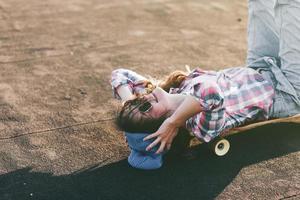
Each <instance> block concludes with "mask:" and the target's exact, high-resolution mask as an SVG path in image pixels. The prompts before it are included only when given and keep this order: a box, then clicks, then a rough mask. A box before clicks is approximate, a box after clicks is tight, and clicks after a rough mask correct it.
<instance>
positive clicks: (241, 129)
mask: <svg viewBox="0 0 300 200" xmlns="http://www.w3.org/2000/svg"><path fill="white" fill-rule="evenodd" d="M276 123H300V114H297V115H294V116H291V117H285V118H278V119H271V120H266V121H261V122H255V123H252V124H248V125H245V126H240V127H235V128H232V129H229V130H228V131H225V132H224V133H222V134H221V137H225V136H228V135H233V134H237V133H240V132H244V131H247V130H251V129H254V128H257V127H260V126H264V125H267V124H276Z"/></svg>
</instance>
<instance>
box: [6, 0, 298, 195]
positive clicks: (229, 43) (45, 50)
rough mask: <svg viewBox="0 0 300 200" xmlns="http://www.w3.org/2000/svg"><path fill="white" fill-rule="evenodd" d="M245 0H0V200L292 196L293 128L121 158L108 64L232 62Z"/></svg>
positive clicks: (237, 53)
mask: <svg viewBox="0 0 300 200" xmlns="http://www.w3.org/2000/svg"><path fill="white" fill-rule="evenodd" d="M246 26H247V2H246V0H244V1H241V0H214V1H210V0H185V1H180V0H122V1H120V0H119V1H117V0H65V1H60V0H43V1H40V0H26V1H21V0H9V1H8V0H0V199H1V200H8V199H12V200H15V199H43V200H44V199H63V200H66V199H72V200H73V199H101V200H110V199H111V200H112V199H114V200H117V199H130V200H134V199H139V200H140V199H151V200H153V199H174V200H176V199H180V200H181V199H222V200H225V199H226V200H227V199H300V162H299V161H300V145H299V143H300V135H299V128H300V126H298V125H295V124H278V125H275V126H274V125H272V126H265V127H262V128H257V129H255V130H251V131H248V132H245V133H242V134H238V135H235V136H232V137H229V140H230V141H231V144H232V147H231V151H230V153H229V154H228V155H227V156H225V157H222V158H218V157H216V156H214V155H213V154H212V153H211V152H210V151H209V150H208V148H207V147H206V146H205V145H199V146H196V147H194V148H193V149H191V151H192V152H193V155H194V158H193V159H188V158H187V157H177V158H174V157H173V158H169V159H167V160H166V162H165V165H164V166H163V168H161V169H160V170H156V171H148V172H145V171H139V170H135V169H133V168H131V167H129V166H128V164H127V161H126V156H127V155H128V153H129V151H128V148H127V147H126V144H125V142H124V139H123V136H122V134H121V132H119V131H117V130H116V128H115V126H114V123H113V120H112V118H113V117H115V114H116V111H117V109H119V104H118V102H117V101H116V100H115V99H113V98H112V94H111V87H110V85H109V79H110V73H111V71H112V70H113V69H116V68H118V67H120V66H123V67H126V68H129V69H132V70H135V71H137V72H139V73H142V74H148V75H151V76H152V77H155V78H162V77H163V76H164V75H166V74H168V73H169V72H170V71H172V70H175V69H184V65H186V64H187V65H190V66H191V67H192V68H194V67H201V68H203V69H207V70H208V69H211V70H217V69H222V68H226V67H230V66H238V65H243V63H244V60H245V56H246Z"/></svg>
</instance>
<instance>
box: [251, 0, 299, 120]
mask: <svg viewBox="0 0 300 200" xmlns="http://www.w3.org/2000/svg"><path fill="white" fill-rule="evenodd" d="M248 6H249V20H248V52H247V65H248V66H249V67H253V68H255V69H258V70H259V71H261V73H262V74H263V76H265V77H266V78H267V79H269V80H270V81H272V84H273V86H274V88H275V97H274V103H273V106H272V108H271V110H270V117H271V118H278V117H287V116H292V115H295V114H298V113H300V0H248Z"/></svg>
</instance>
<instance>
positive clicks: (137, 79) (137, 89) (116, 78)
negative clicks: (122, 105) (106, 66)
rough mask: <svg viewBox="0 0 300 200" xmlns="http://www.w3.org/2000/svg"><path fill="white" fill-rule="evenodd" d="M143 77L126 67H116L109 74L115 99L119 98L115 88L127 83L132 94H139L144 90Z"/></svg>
mask: <svg viewBox="0 0 300 200" xmlns="http://www.w3.org/2000/svg"><path fill="white" fill-rule="evenodd" d="M145 80H146V78H145V77H143V76H141V75H139V74H138V73H136V72H134V71H131V70H128V69H122V68H121V69H116V70H114V71H113V72H112V74H111V86H112V91H113V95H114V97H115V98H117V99H121V98H120V96H119V95H118V93H117V88H118V87H120V86H121V85H127V86H128V87H129V89H130V90H131V92H132V94H140V93H144V92H145V87H144V85H143V83H144V81H145Z"/></svg>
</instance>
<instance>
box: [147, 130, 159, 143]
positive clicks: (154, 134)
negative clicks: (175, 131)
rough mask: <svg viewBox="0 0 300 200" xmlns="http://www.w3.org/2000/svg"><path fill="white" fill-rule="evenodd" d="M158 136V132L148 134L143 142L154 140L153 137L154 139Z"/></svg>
mask: <svg viewBox="0 0 300 200" xmlns="http://www.w3.org/2000/svg"><path fill="white" fill-rule="evenodd" d="M158 135H159V133H158V132H155V133H152V134H150V135H148V136H146V137H144V139H143V141H146V140H149V139H151V138H154V137H156V136H158Z"/></svg>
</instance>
